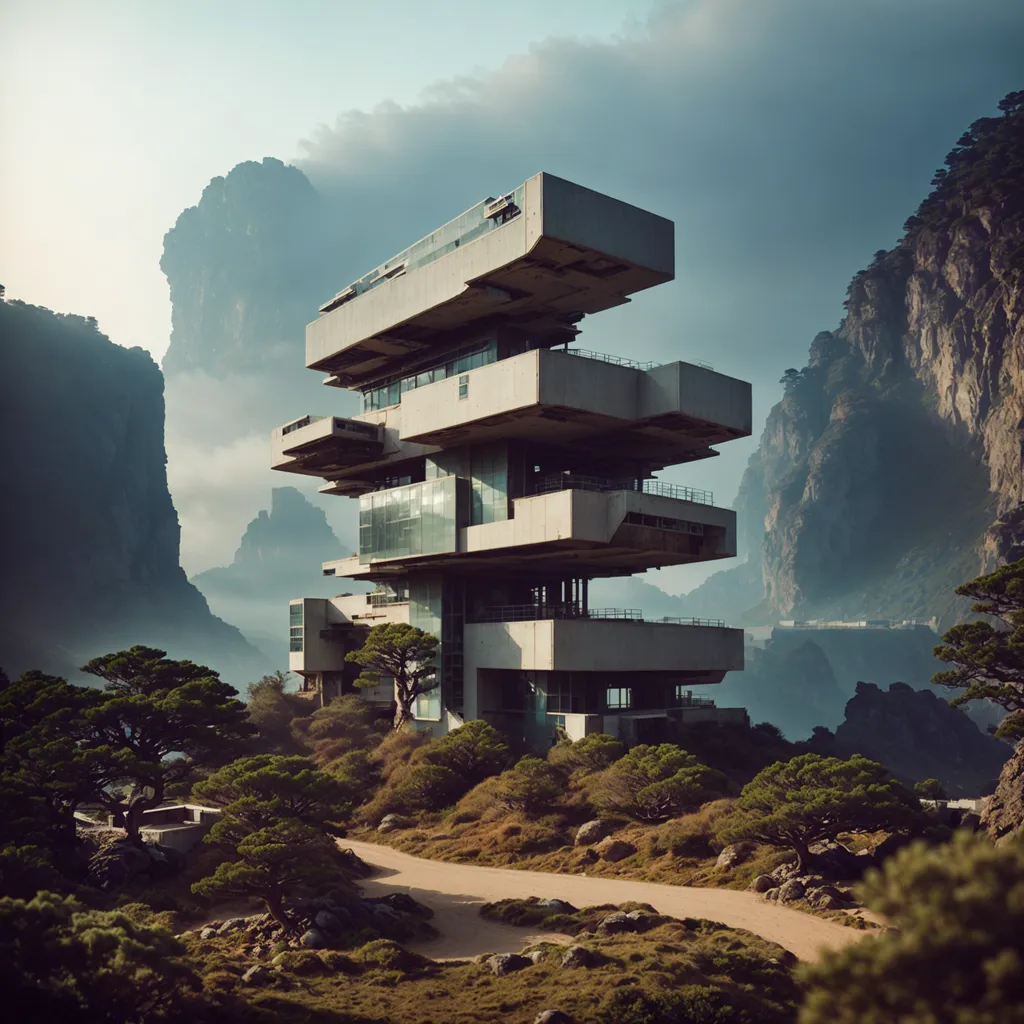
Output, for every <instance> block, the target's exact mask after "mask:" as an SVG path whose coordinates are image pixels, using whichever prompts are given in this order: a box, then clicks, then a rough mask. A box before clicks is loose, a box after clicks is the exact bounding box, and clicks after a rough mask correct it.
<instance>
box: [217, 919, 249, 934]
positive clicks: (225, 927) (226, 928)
mask: <svg viewBox="0 0 1024 1024" xmlns="http://www.w3.org/2000/svg"><path fill="white" fill-rule="evenodd" d="M245 924H246V919H245V918H244V917H232V918H231V919H230V920H228V921H225V922H224V923H223V924H222V925H221V926H220V927H219V928H218V929H217V934H218V935H229V934H230V933H231V932H237V931H238V929H239V928H242V927H244V925H245Z"/></svg>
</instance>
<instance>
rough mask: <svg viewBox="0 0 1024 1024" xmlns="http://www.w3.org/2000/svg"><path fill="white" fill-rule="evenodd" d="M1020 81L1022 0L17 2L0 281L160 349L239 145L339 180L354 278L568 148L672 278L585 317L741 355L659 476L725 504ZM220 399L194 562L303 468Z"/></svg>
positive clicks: (188, 553) (2, 40)
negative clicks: (185, 224) (720, 398)
mask: <svg viewBox="0 0 1024 1024" xmlns="http://www.w3.org/2000/svg"><path fill="white" fill-rule="evenodd" d="M1020 88H1024V2H1022V0H972V2H971V3H969V4H968V3H964V2H963V0H842V2H841V0H675V2H672V0H517V2H515V3H511V4H509V3H497V2H493V0H487V2H484V0H476V2H468V0H434V2H431V3H428V2H424V0H393V2H391V3H388V4H369V3H365V2H363V0H360V2H349V0H343V2H334V3H312V2H308V0H307V2H301V0H298V2H296V0H293V2H288V3H285V2H280V3H268V2H245V3H242V2H236V0H217V2H213V0H210V2H207V3H196V2H192V0H176V2H173V3H172V2H170V0H147V2H139V0H135V2H130V3H129V2H99V0H97V2H92V3H90V2H86V0H78V2H66V3H57V2H47V0H32V2H26V0H6V3H5V4H4V5H3V6H2V7H0V116H2V124H0V128H2V132H3V134H2V136H0V137H2V139H3V146H2V147H0V281H3V283H4V284H5V285H6V286H7V289H8V294H9V295H10V296H11V297H17V298H23V299H25V300H27V301H31V302H37V303H40V304H43V305H47V306H50V307H51V308H55V309H58V310H63V311H75V312H79V313H83V314H91V315H95V316H96V317H97V318H98V319H99V321H100V326H101V328H102V329H103V330H105V331H106V332H107V333H108V334H110V336H111V337H112V338H113V339H114V340H115V341H117V342H119V343H121V344H124V345H134V344H138V345H142V346H144V347H145V348H147V349H149V350H150V351H151V352H153V354H154V355H155V356H156V357H158V358H159V357H160V356H161V355H162V353H163V351H164V349H165V348H166V345H167V341H168V334H169V322H170V309H169V304H168V294H167V285H166V282H165V280H164V278H163V276H162V274H161V272H160V269H159V259H160V253H161V246H162V240H163V235H164V233H165V232H166V231H167V230H168V229H169V228H170V227H171V226H172V224H173V223H174V221H175V219H176V218H177V216H178V215H179V214H180V212H181V211H182V210H183V209H184V208H186V207H188V206H191V205H193V204H195V203H196V202H197V201H198V200H199V197H200V194H201V193H202V190H203V188H204V186H205V185H206V184H207V183H208V182H209V180H210V179H211V178H212V177H214V176H216V175H224V174H226V173H227V172H228V171H229V170H230V169H231V168H232V167H233V166H234V165H235V164H237V163H238V162H240V161H242V160H253V159H255V160H259V159H260V158H262V157H264V156H276V157H279V158H281V159H283V160H285V161H294V162H296V163H297V164H298V166H300V167H301V168H302V169H303V170H304V171H305V173H306V174H307V175H308V176H309V177H310V179H311V180H312V181H313V182H314V184H315V185H316V186H317V188H319V189H320V190H321V191H322V192H324V193H325V194H326V195H328V196H330V197H331V200H332V202H333V203H334V204H335V208H336V209H337V211H338V216H339V225H340V228H339V230H340V231H341V232H342V236H343V240H344V242H345V249H346V252H345V258H344V266H339V268H338V278H339V280H338V282H337V285H338V287H339V288H341V287H343V286H344V284H346V283H348V281H349V280H351V279H353V278H355V277H357V276H358V275H359V274H361V273H363V272H365V271H367V270H369V269H371V268H372V267H373V266H375V265H376V264H377V263H379V262H380V261H381V260H383V259H385V258H386V257H388V256H389V255H391V254H393V253H394V252H397V251H399V250H400V249H401V248H403V247H404V246H405V245H407V244H408V243H410V242H411V241H413V240H415V238H417V237H419V236H420V235H422V234H424V233H425V232H427V231H429V230H430V229H431V228H433V227H435V226H436V225H438V224H441V223H443V222H444V221H446V220H448V219H449V218H451V217H452V216H454V215H456V214H458V213H459V212H461V211H462V210H464V209H466V208H468V207H469V206H471V205H472V204H473V203H475V202H476V201H478V200H479V199H481V198H483V197H484V196H485V195H487V194H488V193H491V194H497V192H498V191H499V190H503V189H507V188H512V187H514V186H515V185H517V184H518V183H520V182H521V181H522V180H523V179H525V178H526V177H527V176H529V175H531V174H533V173H535V172H536V171H538V170H546V171H550V172H552V173H555V174H561V175H564V176H566V177H568V178H571V179H573V180H576V181H579V182H580V183H581V184H584V185H587V186H589V187H591V188H596V189H598V190H599V191H604V192H608V193H609V194H612V195H615V196H616V197H618V198H621V199H624V200H626V201H628V202H632V203H635V204H637V205H639V206H643V207H646V208H648V209H651V210H653V211H655V212H657V213H659V214H662V215H663V216H667V217H670V218H672V219H673V220H674V221H675V222H676V239H677V279H676V281H675V282H673V283H672V284H670V285H665V286H663V287H660V288H657V289H653V290H652V291H651V292H648V293H645V294H643V295H641V296H638V297H637V299H636V301H635V302H633V303H631V304H629V305H627V306H624V307H620V308H618V309H614V310H610V311H608V312H607V313H604V314H602V315H601V316H600V317H595V318H593V321H590V320H589V319H588V320H587V321H585V322H584V324H583V325H582V326H583V328H584V335H583V338H582V339H581V344H583V346H584V347H586V348H591V349H597V350H601V351H608V352H617V353H619V354H624V355H625V354H628V355H634V356H635V357H637V358H643V359H654V360H668V359H676V358H684V359H703V360H709V361H711V362H712V363H714V364H715V366H716V368H718V369H720V370H722V371H723V372H726V373H731V374H733V375H735V376H740V377H744V378H745V379H749V380H751V381H752V382H753V384H754V413H755V415H754V423H755V437H754V438H752V439H751V440H750V441H749V442H734V443H733V444H730V445H728V446H725V448H724V449H723V454H722V456H721V457H720V458H718V459H715V460H711V461H710V462H708V463H699V464H697V465H696V466H695V467H693V468H692V469H681V470H678V471H669V472H666V474H665V476H666V477H667V478H669V479H674V480H677V481H678V482H681V483H687V484H692V485H694V486H699V487H707V488H710V489H713V490H714V491H715V493H716V497H717V498H718V499H719V503H723V504H727V503H729V502H731V501H732V499H733V496H734V495H735V491H736V487H737V485H738V483H739V479H740V476H741V474H742V471H743V468H744V465H745V463H746V460H747V457H748V456H749V454H750V452H751V451H752V450H753V447H754V445H755V444H756V441H757V435H758V434H759V433H760V429H761V425H762V424H763V422H764V416H765V414H766V413H767V412H768V410H769V408H770V407H771V405H772V404H773V403H774V402H775V401H776V400H777V398H778V396H779V393H780V390H781V389H780V387H779V385H778V378H779V375H780V374H781V372H782V370H783V369H785V368H786V367H788V366H800V365H803V361H804V360H805V359H806V354H807V348H808V345H809V343H810V341H811V339H812V337H813V336H814V334H815V333H816V332H817V331H819V330H828V329H833V328H834V327H836V325H837V324H838V321H839V318H840V316H841V315H842V301H843V298H844V294H845V289H846V285H847V283H848V282H849V280H850V278H851V276H852V275H853V274H854V273H855V272H856V271H857V270H858V269H860V268H861V267H863V266H864V265H866V264H867V263H868V262H870V259H871V256H872V254H873V253H874V252H875V251H876V250H877V249H881V248H889V247H891V246H892V245H893V244H894V243H895V241H896V240H897V238H898V237H899V235H900V233H901V225H902V224H903V221H904V220H905V219H906V217H907V216H909V215H910V214H911V213H912V212H913V211H914V209H915V208H916V206H917V204H918V202H919V201H920V200H921V199H922V198H923V197H924V195H925V194H926V193H927V191H928V187H929V185H928V183H929V180H930V178H931V176H932V173H933V171H934V170H935V168H936V167H938V166H940V165H941V163H942V159H943V157H944V155H945V153H946V152H947V151H948V150H949V149H950V148H951V147H952V145H953V144H954V143H955V141H956V139H957V138H958V137H959V136H960V134H961V133H962V132H963V130H964V129H965V128H966V127H967V125H969V124H970V122H971V121H973V120H974V119H975V118H977V117H980V116H984V115H988V114H993V113H995V104H996V102H997V101H998V100H999V98H1000V97H1001V96H1003V95H1004V94H1005V93H1006V92H1008V91H1010V90H1012V89H1020ZM299 333H300V334H301V331H300V332H299ZM295 343H296V345H299V346H300V345H301V340H300V339H299V338H297V339H295ZM197 388H198V385H197ZM319 390H322V391H329V390H330V389H319ZM204 393H205V392H202V391H200V390H198V389H197V390H191V391H188V392H185V394H186V397H187V398H188V399H189V401H193V400H194V396H195V395H199V394H204ZM209 394H210V398H209V401H210V404H211V405H215V406H216V411H217V412H218V414H219V416H220V420H219V421H218V423H217V424H215V425H213V426H212V427H211V429H210V430H207V431H206V432H205V434H204V437H202V438H199V439H196V438H195V437H194V436H191V437H190V436H185V435H184V434H183V433H182V431H181V430H179V427H180V426H181V425H182V424H185V423H186V421H187V420H188V419H189V418H190V417H188V416H186V415H184V414H182V415H181V416H180V417H179V421H178V422H177V423H176V422H175V420H174V417H173V416H171V415H170V413H169V422H168V449H169V458H170V464H169V471H170V476H171V485H172V491H173V494H174V498H175V503H176V506H177V508H178V511H179V515H180V517H181V522H182V529H183V560H184V563H185V565H186V567H187V568H188V570H189V571H190V572H194V571H198V570H201V569H205V568H208V567H209V566H210V565H214V564H224V563H225V562H226V561H229V560H230V557H231V554H232V552H233V550H234V547H235V545H236V544H237V540H238V538H239V536H240V535H241V531H242V529H243V528H244V526H245V523H246V522H248V520H249V519H251V518H252V517H253V516H254V515H255V513H256V510H257V509H259V508H260V507H267V506H268V504H269V489H270V487H271V486H281V485H282V483H285V482H289V481H282V480H280V479H276V477H279V476H280V474H272V473H271V472H270V471H269V469H268V467H267V455H266V444H267V441H266V437H267V430H269V427H270V426H271V425H273V424H268V423H263V422H258V417H257V416H255V415H254V412H253V410H254V409H258V408H259V407H260V403H258V402H254V401H252V400H251V396H252V394H253V392H252V390H251V389H249V388H247V387H246V386H244V383H242V382H240V383H239V385H238V386H237V387H235V388H233V389H225V388H221V389H220V390H216V389H215V390H214V391H211V392H210V393H209ZM345 397H346V396H343V395H337V394H331V395H324V396H322V397H321V398H318V401H321V402H322V404H321V405H320V406H319V407H315V408H310V409H301V408H299V409H296V415H298V414H300V413H302V412H305V411H311V412H316V413H325V412H330V411H332V408H335V409H337V411H339V412H343V411H345V410H344V409H342V408H341V407H340V403H342V402H343V401H344V399H345ZM331 403H339V404H338V405H332V404H331ZM169 409H171V406H170V405H169ZM214 436H216V437H217V438H219V439H220V441H221V442H222V443H220V446H219V447H218V448H216V450H214V449H213V448H211V446H210V443H209V439H210V438H211V437H214ZM351 504H352V503H350V502H345V503H340V504H338V508H339V509H340V508H341V507H342V506H345V507H347V506H348V505H351ZM339 514H341V513H340V512H339ZM345 514H346V515H349V518H351V515H350V514H351V510H349V511H348V512H347V513H345ZM350 526H351V524H348V525H346V524H345V523H341V524H340V525H339V530H340V531H341V532H342V534H344V535H347V534H348V533H351V530H350ZM692 575H693V574H692V573H691V577H692ZM669 576H670V574H669V573H668V572H663V573H661V574H660V576H659V580H658V582H660V583H661V584H662V585H664V586H667V587H668V589H677V590H678V589H685V588H686V587H687V586H689V585H692V583H693V582H694V581H695V580H694V579H693V578H691V577H686V574H685V573H683V572H680V573H679V574H677V578H675V582H674V583H672V582H670V581H669Z"/></svg>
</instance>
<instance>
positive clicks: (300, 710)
mask: <svg viewBox="0 0 1024 1024" xmlns="http://www.w3.org/2000/svg"><path fill="white" fill-rule="evenodd" d="M287 686H288V677H287V675H285V673H284V672H280V671H279V672H274V673H272V674H271V675H267V676H263V678H262V679H260V680H259V681H258V682H255V683H250V684H249V689H248V693H247V696H248V701H247V707H248V709H249V722H250V723H251V724H252V725H253V726H254V727H255V729H256V732H257V737H256V740H255V743H256V745H257V746H258V749H259V750H261V751H266V752H268V753H274V754H298V753H301V752H302V750H303V747H304V744H303V743H302V742H301V737H299V736H296V735H295V733H294V731H293V723H294V722H295V721H296V719H301V718H302V717H303V716H305V715H308V714H309V701H308V700H306V699H305V698H304V697H301V696H300V695H299V694H297V693H289V692H288V690H287Z"/></svg>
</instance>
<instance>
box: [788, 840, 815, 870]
mask: <svg viewBox="0 0 1024 1024" xmlns="http://www.w3.org/2000/svg"><path fill="white" fill-rule="evenodd" d="M790 841H791V843H792V844H793V849H794V850H796V866H797V869H798V870H799V871H800V872H801V874H802V873H803V872H805V871H806V870H807V869H808V867H809V866H810V859H811V851H810V850H808V849H807V843H805V842H804V841H803V840H802V839H792V840H790Z"/></svg>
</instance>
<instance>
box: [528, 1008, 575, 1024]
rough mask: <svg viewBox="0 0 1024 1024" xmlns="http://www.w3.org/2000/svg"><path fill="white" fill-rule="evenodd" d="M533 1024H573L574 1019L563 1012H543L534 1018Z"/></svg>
mask: <svg viewBox="0 0 1024 1024" xmlns="http://www.w3.org/2000/svg"><path fill="white" fill-rule="evenodd" d="M533 1024H573V1020H572V1017H570V1016H569V1014H567V1013H563V1012H562V1011H561V1010H541V1012H540V1013H538V1014H537V1016H536V1017H534V1018H533Z"/></svg>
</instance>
